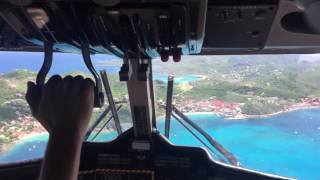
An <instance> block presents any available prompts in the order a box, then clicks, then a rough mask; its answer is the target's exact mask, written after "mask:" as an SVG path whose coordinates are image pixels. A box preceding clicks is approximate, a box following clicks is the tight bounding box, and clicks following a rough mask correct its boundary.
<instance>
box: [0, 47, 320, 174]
mask: <svg viewBox="0 0 320 180" xmlns="http://www.w3.org/2000/svg"><path fill="white" fill-rule="evenodd" d="M92 57H93V61H94V65H95V67H96V68H97V69H106V70H107V72H108V78H109V82H110V86H111V90H112V94H113V97H114V99H115V101H116V102H117V101H121V100H127V88H126V84H125V83H123V82H120V81H119V78H118V74H117V73H118V71H119V69H120V66H121V64H122V61H121V60H120V59H117V58H116V57H113V56H102V55H97V56H92ZM42 60H43V54H42V53H13V52H1V53H0V73H1V75H0V95H1V96H0V149H1V154H0V163H5V162H12V161H18V160H26V159H32V158H35V157H41V156H42V155H43V151H44V149H45V145H46V140H47V137H48V135H47V134H46V133H45V130H44V129H43V128H42V127H41V126H40V125H39V124H38V123H37V122H36V121H35V120H34V119H33V118H32V117H31V115H30V113H29V109H28V106H27V104H26V102H25V101H24V93H25V90H26V82H27V81H28V80H34V78H35V76H36V73H35V72H37V71H38V70H39V68H40V66H41V64H42ZM53 62H54V64H53V66H52V68H53V69H52V71H51V72H50V74H55V73H59V74H69V73H72V74H79V73H80V72H81V74H84V75H86V76H89V72H88V70H87V69H86V67H85V66H84V63H83V61H82V58H81V56H80V55H70V54H55V56H54V59H53ZM22 69H24V70H22ZM169 74H173V75H174V88H173V105H174V106H175V107H176V108H177V109H178V110H179V111H181V112H183V113H184V114H186V116H187V117H188V118H190V119H191V120H192V121H193V122H194V123H196V124H197V125H198V126H200V127H201V128H202V129H203V130H204V131H205V132H206V133H208V134H209V135H210V136H211V137H212V138H214V139H215V140H216V141H218V142H219V143H220V144H221V145H223V146H224V147H225V148H226V149H228V151H230V152H231V153H232V154H233V155H235V156H236V157H237V159H238V160H239V162H240V164H241V166H242V167H245V168H249V169H254V170H258V171H262V172H267V173H272V174H277V175H283V176H289V177H294V178H299V179H307V180H308V179H309V180H312V179H320V177H319V175H317V174H316V173H315V172H317V170H318V169H319V168H320V166H319V163H318V162H319V161H320V152H319V149H320V120H319V119H320V55H318V54H315V55H239V56H184V57H183V58H182V61H181V62H180V63H174V62H171V61H169V62H167V63H163V62H161V61H160V60H158V59H156V60H154V61H153V79H154V91H155V104H156V116H157V127H158V130H159V131H160V132H161V133H163V134H164V119H165V118H164V115H165V109H164V108H163V106H161V105H163V104H165V101H166V92H167V79H168V75H169ZM107 105H108V104H106V106H107ZM120 105H121V109H120V110H119V112H118V114H119V119H120V122H121V126H122V128H123V129H124V130H125V129H128V128H129V127H131V126H132V124H131V122H132V120H131V113H130V109H129V107H128V104H127V103H122V104H117V107H119V106H120ZM106 106H105V107H104V108H102V109H95V110H94V114H93V117H92V120H91V125H92V124H94V122H96V119H97V117H99V116H100V114H101V113H102V112H103V111H104V110H105V108H106ZM109 114H110V113H109ZM109 117H110V115H107V116H106V117H105V118H103V120H102V122H101V123H99V125H98V126H97V127H96V128H95V129H94V130H93V131H92V133H91V134H90V136H89V138H88V140H89V141H109V140H111V139H114V138H115V137H116V136H117V132H116V131H115V128H114V124H113V121H110V122H109V123H108V124H107V125H106V127H105V126H104V124H106V122H107V121H108V119H109ZM196 134H198V133H196ZM201 140H202V141H204V142H205V143H206V145H207V146H206V145H204V144H203V143H201V142H200V141H199V139H196V138H195V137H194V135H193V134H192V133H190V132H189V131H188V130H187V129H186V128H185V127H183V126H182V125H181V124H180V123H179V122H178V121H177V120H176V119H175V118H171V128H170V141H171V142H172V143H174V144H178V145H188V146H201V147H204V148H207V149H208V146H210V145H209V143H208V142H207V141H206V139H203V138H201ZM209 148H210V147H209ZM211 148H212V147H211ZM209 152H210V151H209Z"/></svg>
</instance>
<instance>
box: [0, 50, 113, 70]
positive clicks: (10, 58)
mask: <svg viewBox="0 0 320 180" xmlns="http://www.w3.org/2000/svg"><path fill="white" fill-rule="evenodd" d="M43 57H44V55H43V53H38V52H0V73H8V72H12V71H14V70H16V69H28V70H31V71H35V72H38V71H39V69H40V68H41V65H42V63H43ZM91 58H92V63H93V64H94V65H95V67H96V69H97V70H101V69H107V71H108V72H109V73H117V72H118V71H119V67H117V66H98V65H97V64H98V62H101V61H108V60H111V59H115V58H116V57H114V56H110V55H94V56H91ZM75 71H78V72H79V71H84V72H89V71H88V69H87V68H86V66H85V64H84V62H83V59H82V56H81V55H80V54H67V53H54V56H53V62H52V67H51V70H50V72H49V73H50V74H56V73H57V74H67V73H69V72H75Z"/></svg>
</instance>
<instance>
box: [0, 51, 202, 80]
mask: <svg viewBox="0 0 320 180" xmlns="http://www.w3.org/2000/svg"><path fill="white" fill-rule="evenodd" d="M43 57H44V55H43V53H38V52H0V74H1V73H8V72H12V71H14V70H16V69H28V70H31V71H34V72H38V71H39V69H40V68H41V66H42V63H43ZM91 58H92V63H93V65H94V66H95V68H96V70H102V69H106V70H107V72H108V73H112V74H116V73H118V72H119V70H120V66H117V65H113V66H111V65H107V63H105V62H107V61H108V60H111V59H118V58H117V57H114V56H110V55H93V56H91ZM119 61H121V60H120V59H119ZM101 62H103V63H101ZM79 71H82V72H86V73H89V70H88V69H87V67H86V66H85V64H84V62H83V59H82V56H81V55H80V54H67V53H55V54H54V56H53V63H52V67H51V70H50V72H49V74H62V75H65V74H68V73H70V72H79ZM153 78H154V80H159V81H163V82H167V79H168V77H167V75H163V74H157V73H156V74H155V75H154V76H153ZM199 79H201V77H199V76H197V75H186V76H180V77H176V78H175V83H185V82H191V81H196V80H199Z"/></svg>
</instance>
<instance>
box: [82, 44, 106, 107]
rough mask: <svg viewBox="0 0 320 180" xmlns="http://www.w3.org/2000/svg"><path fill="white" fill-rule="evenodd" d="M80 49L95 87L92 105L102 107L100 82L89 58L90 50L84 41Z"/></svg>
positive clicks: (102, 96)
mask: <svg viewBox="0 0 320 180" xmlns="http://www.w3.org/2000/svg"><path fill="white" fill-rule="evenodd" d="M81 49H82V56H83V60H84V63H85V64H86V66H87V68H88V69H89V71H90V72H91V74H92V75H93V78H94V80H95V87H94V107H102V106H103V104H104V94H103V91H102V83H101V79H100V76H99V74H98V73H97V71H96V70H95V69H94V67H93V65H92V61H91V58H90V50H89V45H88V44H86V43H82V46H81Z"/></svg>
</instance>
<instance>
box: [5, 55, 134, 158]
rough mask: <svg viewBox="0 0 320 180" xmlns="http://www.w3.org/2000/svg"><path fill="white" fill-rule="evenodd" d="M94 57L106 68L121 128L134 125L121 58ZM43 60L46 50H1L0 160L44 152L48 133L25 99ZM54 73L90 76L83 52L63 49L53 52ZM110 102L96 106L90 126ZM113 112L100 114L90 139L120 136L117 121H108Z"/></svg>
mask: <svg viewBox="0 0 320 180" xmlns="http://www.w3.org/2000/svg"><path fill="white" fill-rule="evenodd" d="M92 60H93V64H94V66H95V67H96V69H97V70H102V69H105V70H106V71H107V73H108V79H109V83H110V88H111V91H112V94H113V98H114V101H115V103H116V107H117V108H118V109H119V111H118V115H119V119H120V122H121V127H122V130H127V129H128V128H130V127H132V120H131V112H130V108H129V105H128V100H127V99H128V98H127V96H128V91H127V88H126V84H125V83H123V82H120V81H119V78H118V71H119V69H120V65H121V60H119V59H118V58H116V57H114V56H108V55H94V56H92ZM42 63H43V53H27V52H24V53H21V52H0V164H1V163H9V162H15V161H22V160H30V159H34V158H39V157H42V156H43V154H44V150H45V147H46V143H47V140H48V133H47V131H46V130H45V129H44V128H43V127H42V126H41V125H40V123H38V122H37V121H36V120H35V119H34V118H33V117H32V116H31V114H30V110H29V106H28V104H27V102H26V101H25V92H26V85H27V82H28V81H35V78H36V75H37V72H38V71H39V69H40V67H41V65H42ZM53 74H60V75H62V76H65V75H69V74H71V75H74V76H75V75H79V74H80V75H83V76H86V77H90V76H91V75H90V73H89V71H88V69H87V68H86V66H85V64H84V62H83V59H82V56H81V55H75V54H62V53H56V54H54V58H53V64H52V69H51V70H50V72H49V76H50V75H53ZM121 102H122V103H121ZM107 106H108V101H107V99H106V100H105V106H104V107H102V108H95V109H94V110H93V114H92V118H91V121H90V124H89V127H91V126H92V124H94V123H95V122H96V120H97V118H98V117H99V116H101V114H102V113H103V112H104V111H105V109H106V108H107ZM119 106H121V108H119ZM110 116H111V113H110V112H109V113H108V114H107V115H105V116H104V117H103V118H101V122H100V123H99V124H98V125H97V126H96V127H95V128H94V129H93V130H92V132H91V133H90V135H89V136H88V138H87V141H110V140H112V139H114V138H115V137H117V135H118V134H117V132H116V131H115V130H114V126H115V125H114V122H113V121H110V122H109V123H106V122H107V121H108V119H110Z"/></svg>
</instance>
